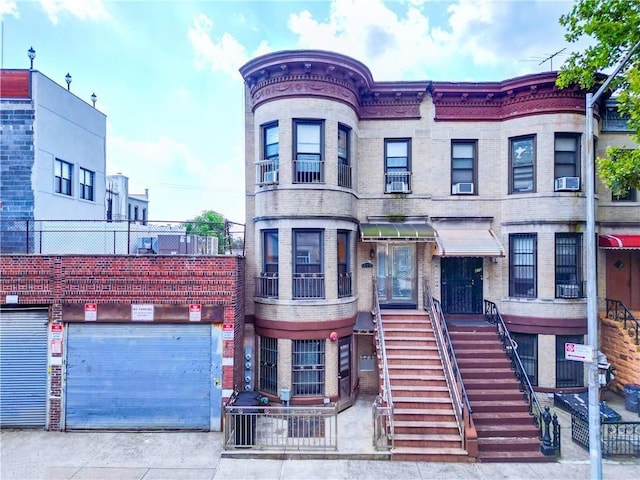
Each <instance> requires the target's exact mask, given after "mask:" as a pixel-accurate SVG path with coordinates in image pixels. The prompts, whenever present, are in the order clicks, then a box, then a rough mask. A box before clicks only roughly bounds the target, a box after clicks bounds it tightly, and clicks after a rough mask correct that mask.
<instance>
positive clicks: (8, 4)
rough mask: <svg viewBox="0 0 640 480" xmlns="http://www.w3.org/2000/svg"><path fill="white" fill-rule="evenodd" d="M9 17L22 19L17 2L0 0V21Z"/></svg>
mask: <svg viewBox="0 0 640 480" xmlns="http://www.w3.org/2000/svg"><path fill="white" fill-rule="evenodd" d="M7 15H12V16H14V17H16V18H18V17H20V14H19V13H18V5H17V4H16V2H15V0H0V20H2V19H3V18H5V17H6V16H7Z"/></svg>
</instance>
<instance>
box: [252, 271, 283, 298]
mask: <svg viewBox="0 0 640 480" xmlns="http://www.w3.org/2000/svg"><path fill="white" fill-rule="evenodd" d="M256 297H261V298H278V274H277V273H261V274H260V276H258V277H256Z"/></svg>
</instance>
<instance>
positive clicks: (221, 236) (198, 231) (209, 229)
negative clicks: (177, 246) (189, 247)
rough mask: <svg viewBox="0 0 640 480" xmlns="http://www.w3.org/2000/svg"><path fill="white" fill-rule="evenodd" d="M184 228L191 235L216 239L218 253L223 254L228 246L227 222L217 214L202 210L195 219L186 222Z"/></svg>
mask: <svg viewBox="0 0 640 480" xmlns="http://www.w3.org/2000/svg"><path fill="white" fill-rule="evenodd" d="M185 228H186V230H187V233H189V234H191V235H200V236H201V237H214V236H215V237H218V253H224V252H225V251H226V249H227V247H228V246H229V245H228V243H229V241H228V239H229V231H228V230H229V228H228V222H227V220H226V219H225V218H224V217H223V216H222V215H221V214H219V213H218V212H215V211H213V210H203V211H202V213H201V214H200V215H198V216H197V217H194V218H191V219H189V220H187V221H186V223H185Z"/></svg>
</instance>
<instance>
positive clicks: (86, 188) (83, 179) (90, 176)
mask: <svg viewBox="0 0 640 480" xmlns="http://www.w3.org/2000/svg"><path fill="white" fill-rule="evenodd" d="M94 178H95V173H93V172H92V171H91V170H87V169H86V168H80V198H82V199H84V200H91V201H93V200H94V194H93V181H94Z"/></svg>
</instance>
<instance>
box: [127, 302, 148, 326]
mask: <svg viewBox="0 0 640 480" xmlns="http://www.w3.org/2000/svg"><path fill="white" fill-rule="evenodd" d="M131 320H133V321H134V322H153V304H142V305H137V304H134V305H131Z"/></svg>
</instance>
